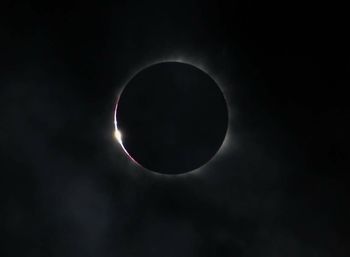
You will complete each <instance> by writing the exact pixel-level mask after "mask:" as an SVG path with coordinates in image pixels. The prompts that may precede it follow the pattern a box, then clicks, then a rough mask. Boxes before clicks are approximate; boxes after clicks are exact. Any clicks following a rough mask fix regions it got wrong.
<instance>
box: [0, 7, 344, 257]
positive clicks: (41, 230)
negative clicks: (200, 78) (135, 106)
mask: <svg viewBox="0 0 350 257" xmlns="http://www.w3.org/2000/svg"><path fill="white" fill-rule="evenodd" d="M347 15H348V14H347V9H346V8H345V7H344V6H341V5H340V4H338V3H336V2H326V3H323V4H322V3H320V2H315V3H311V2H305V1H290V2H287V1H276V2H274V1H256V2H254V1H242V0H240V1H231V2H227V3H226V2H222V1H212V2H207V1H197V2H195V1H158V2H148V1H142V2H141V1H140V2H133V1H119V2H117V1H113V2H104V1H98V2H96V3H88V2H78V1H70V2H67V3H65V2H54V1H45V2H38V1H26V2H21V3H20V2H14V1H2V2H1V4H0V39H1V41H0V47H1V48H0V68H1V69H0V85H1V87H0V88H1V89H0V104H1V108H0V110H1V111H0V113H1V122H0V147H1V173H0V174H1V191H0V193H1V194H0V201H1V213H0V215H1V221H0V226H1V237H2V239H1V240H0V251H1V252H0V255H1V256H28V257H29V256H36V257H38V256H55V257H56V256H57V257H61V256H62V257H63V256H64V257H69V256H75V257H76V256H85V257H88V256H123V257H129V256H169V257H170V256H183V257H186V256H201V257H202V256H203V257H204V256H222V257H224V256H269V257H274V256H276V257H277V256H278V257H279V256H293V257H294V256H298V257H300V256H318V257H319V256H320V257H323V256H327V257H328V256H330V257H331V256H332V257H337V256H349V255H350V253H349V250H350V244H349V243H350V236H349V229H350V222H349V215H350V211H349V208H350V207H349V200H348V195H349V188H348V186H349V183H350V177H349V173H348V170H349V164H348V160H349V151H348V145H349V138H348V128H347V125H346V124H347V120H348V118H349V108H348V104H347V101H348V95H347V93H346V88H347V86H348V85H349V77H348V75H349V49H348V45H349V41H348V39H347V34H348V26H347V19H346V16H347ZM173 58H180V59H183V60H185V61H188V62H190V63H193V64H196V65H199V66H202V67H204V68H205V69H206V70H207V71H208V72H209V73H211V74H213V76H214V77H215V78H217V79H218V80H219V81H220V84H221V86H222V87H223V88H224V91H225V95H226V96H227V97H228V99H229V108H230V110H229V111H230V115H231V116H230V117H231V118H230V140H229V144H228V145H226V146H225V149H224V151H223V152H222V154H221V155H220V156H219V157H218V160H217V161H216V162H214V163H212V164H211V165H209V166H208V167H206V168H205V169H203V170H201V171H199V172H196V173H193V174H189V175H186V176H180V177H175V178H170V177H164V176H157V175H154V174H151V173H148V172H144V171H143V170H141V169H138V168H137V167H135V166H134V165H133V164H132V163H131V162H130V161H129V160H128V158H127V157H126V156H125V155H124V154H123V152H122V150H121V149H120V147H119V145H118V144H117V143H116V142H115V139H114V138H113V129H114V128H113V111H114V107H115V106H114V105H115V101H116V98H117V95H118V93H119V90H120V89H121V88H122V86H123V84H124V83H125V81H126V80H127V79H129V77H130V76H132V74H134V72H135V71H136V70H137V69H139V68H140V67H142V66H144V65H147V64H149V63H152V62H154V61H157V60H167V59H173ZM199 93H200V92H199Z"/></svg>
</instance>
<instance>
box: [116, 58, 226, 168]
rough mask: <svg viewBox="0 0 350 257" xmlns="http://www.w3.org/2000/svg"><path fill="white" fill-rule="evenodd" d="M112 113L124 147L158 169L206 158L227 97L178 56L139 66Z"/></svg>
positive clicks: (214, 147)
mask: <svg viewBox="0 0 350 257" xmlns="http://www.w3.org/2000/svg"><path fill="white" fill-rule="evenodd" d="M116 115H117V117H116V120H117V127H118V130H119V131H120V133H121V135H122V144H123V146H124V148H125V151H127V153H128V154H129V155H130V156H131V157H132V158H133V159H134V160H135V161H136V162H137V163H138V164H139V165H141V166H142V167H144V168H146V169H149V170H152V171H155V172H158V173H163V174H180V173H185V172H188V171H191V170H193V169H196V168H199V167H200V166H202V165H204V164H205V163H207V162H208V161H209V160H210V159H211V158H212V157H213V156H214V155H215V153H216V152H217V151H218V150H219V148H220V146H221V144H222V143H223V140H224V138H225V135H226V131H227V126H228V125H227V124H228V111H227V105H226V101H225V98H224V96H223V93H222V92H221V90H220V88H219V87H218V85H217V84H216V82H215V81H214V80H213V79H212V78H211V77H210V76H209V75H208V74H206V73H205V72H203V71H202V70H200V69H198V68H196V67H194V66H192V65H189V64H184V63H179V62H163V63H158V64H155V65H152V66H150V67H147V68H145V69H143V70H141V71H140V72H138V73H137V74H136V75H135V76H134V77H133V78H132V79H131V80H130V81H129V82H128V84H127V85H126V87H125V88H124V90H123V92H122V93H121V95H120V98H119V101H118V103H117V111H116Z"/></svg>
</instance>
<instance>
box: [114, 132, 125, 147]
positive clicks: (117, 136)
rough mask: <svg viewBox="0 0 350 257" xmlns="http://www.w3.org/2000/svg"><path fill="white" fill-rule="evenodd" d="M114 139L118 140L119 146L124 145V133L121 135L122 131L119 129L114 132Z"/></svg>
mask: <svg viewBox="0 0 350 257" xmlns="http://www.w3.org/2000/svg"><path fill="white" fill-rule="evenodd" d="M114 137H115V139H117V140H118V142H119V144H121V145H123V142H122V133H120V131H119V130H118V129H116V130H115V131H114Z"/></svg>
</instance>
